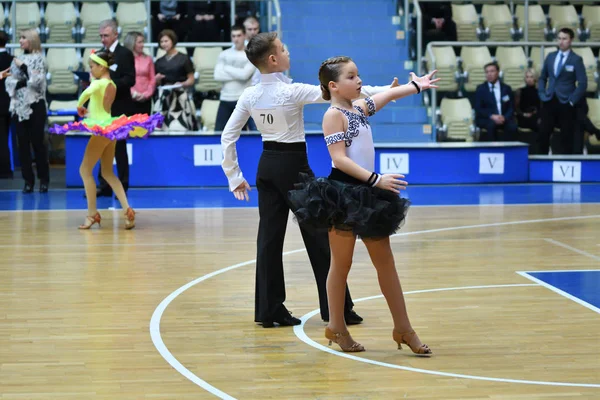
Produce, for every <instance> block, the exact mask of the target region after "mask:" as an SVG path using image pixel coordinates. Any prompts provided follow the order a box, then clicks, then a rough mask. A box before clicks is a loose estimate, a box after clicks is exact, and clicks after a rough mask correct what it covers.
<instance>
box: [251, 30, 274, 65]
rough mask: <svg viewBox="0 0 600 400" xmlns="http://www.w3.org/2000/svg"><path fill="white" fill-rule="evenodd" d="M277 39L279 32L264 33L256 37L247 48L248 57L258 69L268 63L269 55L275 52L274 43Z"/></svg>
mask: <svg viewBox="0 0 600 400" xmlns="http://www.w3.org/2000/svg"><path fill="white" fill-rule="evenodd" d="M275 39H277V32H264V33H259V34H258V35H256V36H254V37H253V38H252V39H250V41H249V42H248V46H246V57H248V61H250V62H251V63H252V65H254V66H255V67H256V68H260V67H262V66H263V65H265V64H266V62H267V57H268V56H269V54H272V53H273V52H274V50H275V49H274V46H273V43H274V42H275Z"/></svg>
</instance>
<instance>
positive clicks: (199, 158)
mask: <svg viewBox="0 0 600 400" xmlns="http://www.w3.org/2000/svg"><path fill="white" fill-rule="evenodd" d="M222 161H223V151H222V150H221V145H220V144H195V145H194V167H204V166H207V165H221V162H222Z"/></svg>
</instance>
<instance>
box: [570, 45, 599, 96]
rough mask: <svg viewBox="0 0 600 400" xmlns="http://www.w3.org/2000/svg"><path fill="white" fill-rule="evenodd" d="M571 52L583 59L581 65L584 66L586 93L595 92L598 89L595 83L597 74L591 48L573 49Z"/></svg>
mask: <svg viewBox="0 0 600 400" xmlns="http://www.w3.org/2000/svg"><path fill="white" fill-rule="evenodd" d="M572 50H573V52H574V53H576V54H578V55H579V56H581V58H583V65H584V66H585V74H586V75H587V80H588V85H587V91H588V92H596V90H597V89H598V84H597V83H596V76H595V74H596V72H597V69H598V68H597V66H596V64H597V61H596V57H594V53H593V52H592V48H591V47H573V48H572Z"/></svg>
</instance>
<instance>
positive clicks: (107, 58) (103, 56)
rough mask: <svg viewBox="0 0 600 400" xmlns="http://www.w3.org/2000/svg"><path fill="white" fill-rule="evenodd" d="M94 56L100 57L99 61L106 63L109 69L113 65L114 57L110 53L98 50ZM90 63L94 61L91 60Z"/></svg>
mask: <svg viewBox="0 0 600 400" xmlns="http://www.w3.org/2000/svg"><path fill="white" fill-rule="evenodd" d="M94 54H95V55H97V56H98V57H100V58H101V59H103V60H104V61H106V63H107V64H108V66H109V67H110V66H111V65H113V64H114V63H115V56H114V54H113V53H111V52H110V51H104V50H100V51H97V52H95V53H94ZM92 61H94V60H92Z"/></svg>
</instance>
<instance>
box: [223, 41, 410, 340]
mask: <svg viewBox="0 0 600 400" xmlns="http://www.w3.org/2000/svg"><path fill="white" fill-rule="evenodd" d="M246 55H247V56H248V59H249V60H250V62H251V63H252V64H253V65H254V66H255V67H257V68H258V69H259V70H260V72H261V74H262V75H261V83H259V84H258V85H256V86H252V87H249V88H247V89H245V90H244V93H243V94H242V96H241V97H240V99H239V100H238V102H237V105H236V107H235V110H234V112H233V114H232V115H231V117H230V118H229V121H228V122H227V125H226V126H225V129H224V130H223V134H222V135H221V146H222V149H223V163H222V167H223V171H224V172H225V175H227V179H228V181H229V188H230V190H231V191H233V194H234V196H235V197H236V199H238V200H244V199H246V200H248V191H249V190H250V185H248V182H246V180H245V179H244V176H243V175H242V171H241V170H240V166H239V164H238V157H237V151H236V145H235V144H236V141H237V140H238V139H239V137H240V132H241V129H242V128H243V127H244V125H245V124H246V122H247V121H248V119H249V118H250V117H252V118H253V119H254V121H255V123H256V125H257V128H258V130H259V131H260V133H261V135H262V139H263V153H262V155H261V158H260V161H259V164H258V172H257V176H256V187H257V189H258V210H259V216H260V221H259V227H258V238H257V257H256V294H255V312H254V320H255V322H260V323H262V326H263V327H264V328H270V327H273V326H274V323H277V324H279V325H280V326H292V325H299V324H300V322H301V321H300V320H299V319H298V318H295V317H292V316H291V315H290V312H289V311H288V310H287V309H286V308H285V306H284V305H283V302H284V301H285V283H284V277H283V255H282V253H283V242H284V237H285V231H286V227H287V221H288V216H289V211H290V208H289V203H288V200H287V192H288V191H289V190H291V189H293V187H294V184H295V183H297V182H298V179H299V173H300V172H304V173H307V174H310V175H313V172H312V170H311V169H310V166H309V165H308V157H307V154H306V141H305V137H304V119H303V107H304V105H305V104H309V103H325V100H323V98H322V97H321V88H320V87H319V86H314V85H306V84H300V83H294V84H291V80H290V79H288V78H287V77H286V76H285V75H283V72H284V71H287V70H288V69H289V68H290V60H289V53H288V52H287V50H286V49H285V48H284V46H283V44H282V43H281V41H280V40H279V39H278V38H277V34H276V33H274V32H268V33H260V34H258V35H256V36H255V37H254V38H252V40H250V42H249V43H248V46H247V48H246ZM397 85H398V82H397V79H394V82H393V83H392V86H397ZM387 89H389V87H388V86H379V87H369V86H366V87H365V86H363V87H362V93H361V94H362V95H364V96H371V95H373V94H376V93H379V92H383V91H385V90H387ZM358 95H359V94H358V93H357V96H358ZM300 232H301V234H302V239H303V240H304V244H305V246H306V250H307V252H308V257H309V259H310V262H311V264H312V268H313V272H314V275H315V279H316V281H317V289H318V292H319V306H320V309H321V317H322V319H323V320H324V321H328V320H329V309H328V304H327V291H326V282H327V274H328V272H329V265H330V260H331V254H330V250H329V240H328V236H327V232H323V233H318V234H314V233H308V232H307V231H306V230H305V229H303V227H302V226H300ZM352 307H353V303H352V299H351V297H350V292H349V291H348V289H347V288H346V302H345V310H344V317H345V320H346V323H347V324H348V325H352V324H359V323H360V322H361V321H362V318H361V317H360V316H358V315H357V314H356V313H355V312H354V311H353V310H352Z"/></svg>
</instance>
